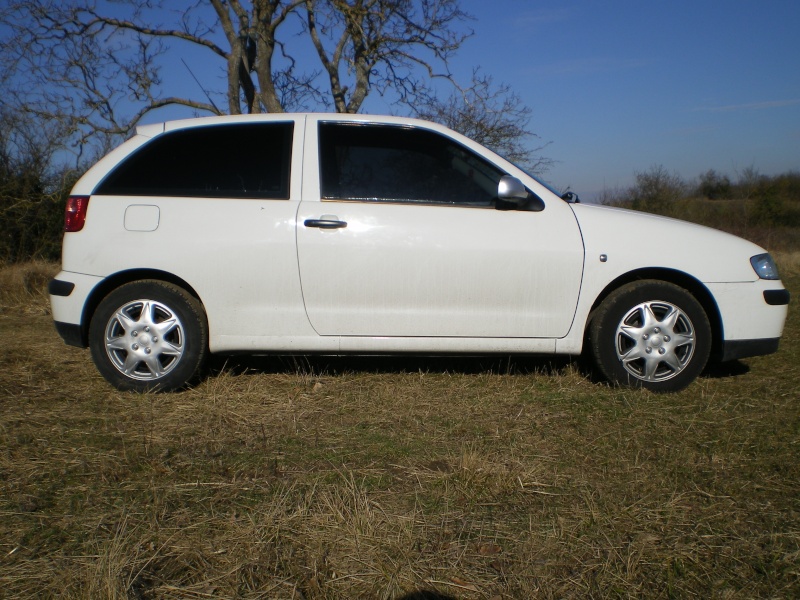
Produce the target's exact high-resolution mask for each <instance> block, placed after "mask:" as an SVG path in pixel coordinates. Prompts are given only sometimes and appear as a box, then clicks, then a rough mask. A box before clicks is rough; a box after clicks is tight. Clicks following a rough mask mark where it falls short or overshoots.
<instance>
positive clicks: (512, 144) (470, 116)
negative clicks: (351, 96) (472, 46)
mask: <svg viewBox="0 0 800 600" xmlns="http://www.w3.org/2000/svg"><path fill="white" fill-rule="evenodd" d="M413 109H414V113H415V115H416V116H418V117H420V118H422V119H428V120H430V121H436V122H438V123H441V124H443V125H446V126H447V127H449V128H450V129H453V130H455V131H458V132H459V133H462V134H464V135H465V136H467V137H469V138H471V139H473V140H475V141H476V142H478V143H480V144H483V145H484V146H486V147H487V148H491V149H492V150H494V151H495V152H497V153H498V154H500V155H501V156H503V157H504V158H506V159H507V160H509V161H511V162H513V163H515V164H517V165H519V166H520V167H522V168H523V169H526V170H527V171H529V172H530V173H534V174H542V173H544V172H545V171H546V170H547V169H548V168H549V167H550V166H552V162H553V161H552V160H551V159H549V158H545V157H543V156H542V155H541V154H540V152H541V151H542V150H543V149H544V148H545V147H546V146H547V145H548V144H546V143H544V144H539V145H538V146H536V147H534V146H531V145H530V141H531V140H535V139H538V136H537V135H536V134H535V133H533V132H532V131H531V130H530V129H529V126H530V119H531V112H532V111H531V109H530V108H529V107H528V106H526V105H525V104H524V103H523V102H522V100H521V99H520V98H519V96H517V95H516V94H514V93H513V92H512V91H511V88H510V87H509V86H508V85H495V84H494V82H493V80H492V78H491V77H489V76H487V75H483V74H482V73H480V72H479V71H477V70H476V71H473V74H472V82H471V85H470V86H469V87H466V88H462V87H459V88H458V89H457V90H456V91H455V92H453V94H451V95H450V96H449V97H447V98H445V99H440V98H439V97H436V96H431V95H428V96H426V97H424V98H420V99H419V101H418V102H417V103H416V104H415V105H414V107H413Z"/></svg>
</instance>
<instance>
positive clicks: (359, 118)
mask: <svg viewBox="0 0 800 600" xmlns="http://www.w3.org/2000/svg"><path fill="white" fill-rule="evenodd" d="M308 117H312V118H315V119H316V120H327V119H330V120H335V121H339V122H342V121H348V122H352V123H385V124H392V125H405V126H415V127H425V128H429V129H436V130H440V131H449V130H448V128H447V127H444V126H442V125H439V124H437V123H432V122H430V121H424V120H422V119H415V118H413V117H398V116H392V115H373V114H348V113H264V114H248V115H223V116H214V117H196V118H191V119H178V120H174V121H165V122H162V123H152V124H147V125H138V126H137V127H136V134H137V135H143V136H145V137H154V136H156V135H158V134H160V133H164V132H166V131H174V130H176V129H186V128H193V127H208V126H214V125H224V124H231V123H269V122H278V121H297V120H303V119H306V118H308Z"/></svg>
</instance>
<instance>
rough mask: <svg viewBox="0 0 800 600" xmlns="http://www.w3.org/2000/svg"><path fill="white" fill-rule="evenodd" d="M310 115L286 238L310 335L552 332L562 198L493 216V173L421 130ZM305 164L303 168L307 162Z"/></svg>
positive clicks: (567, 227)
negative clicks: (291, 235) (312, 159)
mask: <svg viewBox="0 0 800 600" xmlns="http://www.w3.org/2000/svg"><path fill="white" fill-rule="evenodd" d="M314 130H315V128H314V127H313V122H309V124H308V128H307V136H306V152H307V153H309V152H314V154H315V155H317V156H318V157H319V178H318V180H315V178H314V177H313V176H311V174H310V173H308V170H307V171H306V173H305V177H304V190H303V198H302V201H301V204H300V208H299V211H298V220H297V227H298V229H297V244H298V247H297V249H298V260H299V268H300V276H301V285H302V290H303V298H304V302H305V306H306V312H307V314H308V318H309V320H310V322H311V324H312V326H313V327H314V329H315V330H316V331H317V333H319V334H320V335H323V336H328V335H339V336H372V337H375V336H387V337H394V336H402V337H471V338H477V337H481V338H487V337H488V338H500V337H502V338H507V337H550V338H555V337H561V336H564V335H566V333H567V332H568V331H569V329H570V326H571V323H572V319H573V316H574V314H575V307H576V304H577V299H578V294H579V291H580V283H581V275H582V269H583V245H582V241H581V236H580V232H579V229H578V226H577V223H576V221H575V218H574V215H573V214H572V211H571V210H570V208H569V206H568V205H567V204H566V203H564V202H562V201H561V200H560V199H557V198H555V197H554V198H553V201H551V202H548V203H547V204H546V206H545V208H544V210H542V211H540V212H530V211H523V210H497V209H496V207H495V203H496V196H497V182H498V180H499V178H500V177H501V176H502V175H503V174H504V170H503V169H501V168H499V167H498V166H496V165H495V164H493V163H492V162H491V161H489V160H487V159H486V158H484V157H482V156H481V155H480V154H478V153H476V152H475V151H474V150H473V149H470V148H468V147H467V145H466V144H465V143H462V142H461V141H458V140H456V139H453V138H450V137H448V136H445V135H443V134H442V133H440V132H436V131H432V130H430V129H426V128H424V127H404V126H400V125H394V124H375V123H359V122H336V121H334V120H330V121H325V120H321V121H320V122H319V127H318V131H317V136H316V139H315V138H314ZM306 165H308V162H306Z"/></svg>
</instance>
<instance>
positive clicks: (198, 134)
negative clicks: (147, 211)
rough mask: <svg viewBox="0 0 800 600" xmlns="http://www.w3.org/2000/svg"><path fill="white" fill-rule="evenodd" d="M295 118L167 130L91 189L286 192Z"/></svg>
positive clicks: (239, 194) (281, 195)
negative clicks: (271, 121)
mask: <svg viewBox="0 0 800 600" xmlns="http://www.w3.org/2000/svg"><path fill="white" fill-rule="evenodd" d="M293 129H294V123H237V124H233V125H212V126H207V127H196V128H191V129H181V130H178V131H173V132H169V133H165V134H163V135H160V136H158V137H156V138H155V139H153V141H152V142H150V143H148V144H145V145H144V146H142V147H141V148H139V149H138V150H137V151H136V152H134V153H133V154H132V155H131V156H129V157H128V158H127V159H126V160H125V161H124V162H123V163H122V164H121V165H119V166H118V167H117V168H116V169H115V170H114V171H112V172H111V173H110V174H109V175H108V176H106V178H105V179H104V180H103V181H102V182H101V183H100V185H99V186H98V187H97V189H96V190H95V194H107V195H110V194H115V195H125V196H199V197H207V198H220V197H227V198H275V199H287V198H288V197H289V165H290V162H291V155H292V131H293Z"/></svg>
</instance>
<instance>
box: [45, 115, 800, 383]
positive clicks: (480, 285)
mask: <svg viewBox="0 0 800 600" xmlns="http://www.w3.org/2000/svg"><path fill="white" fill-rule="evenodd" d="M574 200H575V198H574V197H572V196H571V195H570V196H567V197H566V199H562V198H561V197H559V195H558V194H557V193H555V192H554V191H553V190H551V189H549V188H548V187H547V186H545V185H544V184H542V183H541V182H539V181H537V180H536V179H534V178H533V177H531V176H530V175H528V174H526V173H525V172H524V171H522V170H520V169H519V168H518V167H516V166H515V165H513V164H511V163H509V162H507V161H506V160H504V159H503V158H501V157H500V156H498V155H497V154H495V153H493V152H491V151H489V150H487V149H486V148H484V147H482V146H480V145H478V144H476V143H475V142H473V141H471V140H469V139H467V138H465V137H463V136H461V135H459V134H457V133H455V132H453V131H450V130H448V129H446V128H444V127H441V126H439V125H436V124H433V123H428V122H424V121H418V120H413V119H407V118H395V117H376V116H372V115H339V114H295V115H291V114H279V115H255V116H235V117H213V118H206V119H192V120H185V121H173V122H168V123H162V124H158V125H145V126H141V127H139V128H138V129H137V133H136V135H135V136H134V137H132V138H131V139H130V140H128V141H127V142H125V143H124V144H122V145H121V146H119V147H118V148H117V149H116V150H114V151H113V152H111V153H110V154H108V155H107V156H106V157H105V158H103V159H102V160H101V161H100V162H98V163H97V165H95V166H94V167H93V168H92V169H90V170H89V171H88V172H87V173H86V174H85V175H84V176H83V177H82V178H81V179H80V181H78V183H77V184H76V185H75V187H74V189H73V191H72V195H71V197H70V198H69V201H68V204H67V213H66V233H65V235H64V245H63V265H62V269H63V270H62V271H61V272H60V273H59V274H58V275H57V276H56V278H55V279H54V280H53V281H52V282H51V284H50V294H51V301H52V307H53V317H54V320H55V322H56V327H57V330H58V331H59V333H60V334H61V336H62V337H63V338H64V340H65V341H66V342H67V343H68V344H73V345H77V346H82V347H86V346H88V347H89V348H91V353H92V357H93V359H94V361H95V363H96V365H97V368H98V369H99V371H100V372H101V373H102V374H103V376H104V377H105V378H106V379H107V380H108V381H109V382H111V383H112V384H113V385H115V386H116V387H118V388H120V389H133V390H142V391H143V390H152V389H157V390H174V389H178V388H181V387H183V386H185V385H187V384H188V383H190V382H191V381H192V380H194V379H196V378H197V377H198V375H199V374H200V373H201V372H202V366H203V363H204V361H205V359H206V358H207V356H208V354H209V353H240V352H246V353H253V354H259V353H282V354H296V353H299V354H312V353H319V354H345V353H355V354H369V353H380V354H387V353H406V352H411V353H418V354H419V353H421V354H439V353H447V354H452V353H535V354H569V355H577V354H580V353H581V352H586V353H588V354H589V355H590V356H591V357H592V358H593V359H594V361H595V363H596V365H597V366H598V368H599V370H600V372H601V374H603V375H604V376H605V377H606V378H607V379H608V380H610V381H611V382H614V383H618V384H623V385H632V386H640V387H645V388H649V389H651V390H654V391H675V390H679V389H682V388H684V387H685V386H687V385H688V384H689V383H690V382H691V381H692V380H694V379H695V378H696V377H697V376H698V375H699V374H700V372H701V371H702V370H703V368H704V367H705V366H706V363H707V362H708V361H709V360H715V361H724V360H732V359H737V358H742V357H746V356H754V355H760V354H768V353H771V352H775V351H776V350H777V348H778V340H779V338H780V336H781V333H782V330H783V325H784V321H785V319H786V313H787V305H788V303H789V293H788V292H787V291H786V290H785V289H784V287H783V285H782V284H781V282H780V280H779V279H778V274H777V270H776V268H775V264H774V262H773V261H772V259H771V258H770V256H769V254H767V253H766V252H765V251H764V250H763V249H762V248H759V247H758V246H756V245H754V244H751V243H750V242H747V241H745V240H742V239H739V238H736V237H734V236H731V235H728V234H725V233H721V232H719V231H715V230H712V229H707V228H704V227H700V226H697V225H692V224H689V223H684V222H681V221H676V220H672V219H666V218H662V217H656V216H651V215H647V214H643V213H638V212H631V211H624V210H619V209H613V208H608V207H603V206H592V205H586V204H579V203H575V202H574Z"/></svg>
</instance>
